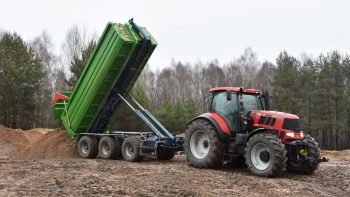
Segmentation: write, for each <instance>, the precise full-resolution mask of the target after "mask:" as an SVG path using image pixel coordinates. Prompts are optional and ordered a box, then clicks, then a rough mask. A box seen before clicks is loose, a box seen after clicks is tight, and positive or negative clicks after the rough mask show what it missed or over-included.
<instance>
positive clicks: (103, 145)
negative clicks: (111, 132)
mask: <svg viewBox="0 0 350 197" xmlns="http://www.w3.org/2000/svg"><path fill="white" fill-rule="evenodd" d="M98 150H99V155H100V157H101V158H102V159H116V158H117V157H118V156H120V155H121V145H120V142H119V140H118V139H115V138H112V137H107V136H105V137H102V138H101V140H100V142H99V144H98Z"/></svg>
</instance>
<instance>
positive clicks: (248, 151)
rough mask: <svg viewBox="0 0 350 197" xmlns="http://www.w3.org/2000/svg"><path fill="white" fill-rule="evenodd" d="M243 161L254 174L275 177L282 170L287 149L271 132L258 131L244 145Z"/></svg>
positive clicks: (284, 166)
mask: <svg viewBox="0 0 350 197" xmlns="http://www.w3.org/2000/svg"><path fill="white" fill-rule="evenodd" d="M244 157H245V161H246V165H247V166H248V169H249V170H250V171H251V172H252V173H253V174H255V175H258V176H266V177H276V176H278V175H280V174H281V173H282V172H284V170H285V168H286V162H287V151H286V150H285V148H284V144H282V142H281V140H280V139H278V138H277V137H276V136H274V135H271V134H265V133H259V134H256V135H254V136H253V137H251V138H250V139H249V141H248V142H247V144H246V147H245V154H244Z"/></svg>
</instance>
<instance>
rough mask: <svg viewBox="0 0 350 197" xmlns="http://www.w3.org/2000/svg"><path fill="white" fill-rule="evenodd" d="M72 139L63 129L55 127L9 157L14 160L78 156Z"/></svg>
mask: <svg viewBox="0 0 350 197" xmlns="http://www.w3.org/2000/svg"><path fill="white" fill-rule="evenodd" d="M73 146H74V144H73V140H72V139H71V138H69V137H68V136H67V134H66V133H65V131H64V130H61V129H55V130H53V131H51V132H47V133H46V134H45V135H43V136H41V137H40V139H38V140H37V141H36V143H34V144H32V145H31V146H29V147H27V148H25V149H24V150H23V151H21V152H19V153H17V154H15V155H14V156H12V157H11V159H14V160H33V159H66V158H75V157H78V154H77V151H75V150H74V148H73Z"/></svg>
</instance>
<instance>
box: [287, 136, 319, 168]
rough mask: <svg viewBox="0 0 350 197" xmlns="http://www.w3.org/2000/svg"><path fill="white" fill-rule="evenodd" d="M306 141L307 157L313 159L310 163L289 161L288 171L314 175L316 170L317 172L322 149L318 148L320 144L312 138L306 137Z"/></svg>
mask: <svg viewBox="0 0 350 197" xmlns="http://www.w3.org/2000/svg"><path fill="white" fill-rule="evenodd" d="M304 141H306V142H307V147H306V150H307V157H308V158H311V161H310V162H302V163H301V162H297V161H294V160H288V161H287V171H288V172H293V173H297V174H306V175H309V174H312V173H313V172H314V171H315V170H317V168H318V165H319V162H318V161H317V160H318V159H320V157H321V156H320V148H319V147H318V143H317V142H316V140H315V139H314V138H312V137H311V136H305V137H304Z"/></svg>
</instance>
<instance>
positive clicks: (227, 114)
mask: <svg viewBox="0 0 350 197" xmlns="http://www.w3.org/2000/svg"><path fill="white" fill-rule="evenodd" d="M210 92H211V98H210V100H209V111H210V112H212V113H216V114H219V115H220V116H221V117H222V118H223V119H224V120H225V122H226V123H227V125H228V127H229V129H230V131H232V132H234V133H237V132H238V133H239V132H246V131H247V130H251V129H252V119H251V118H250V112H251V111H252V110H269V108H270V105H269V99H268V93H267V92H266V93H265V92H263V91H261V90H256V89H243V88H236V87H218V88H211V89H210Z"/></svg>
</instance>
